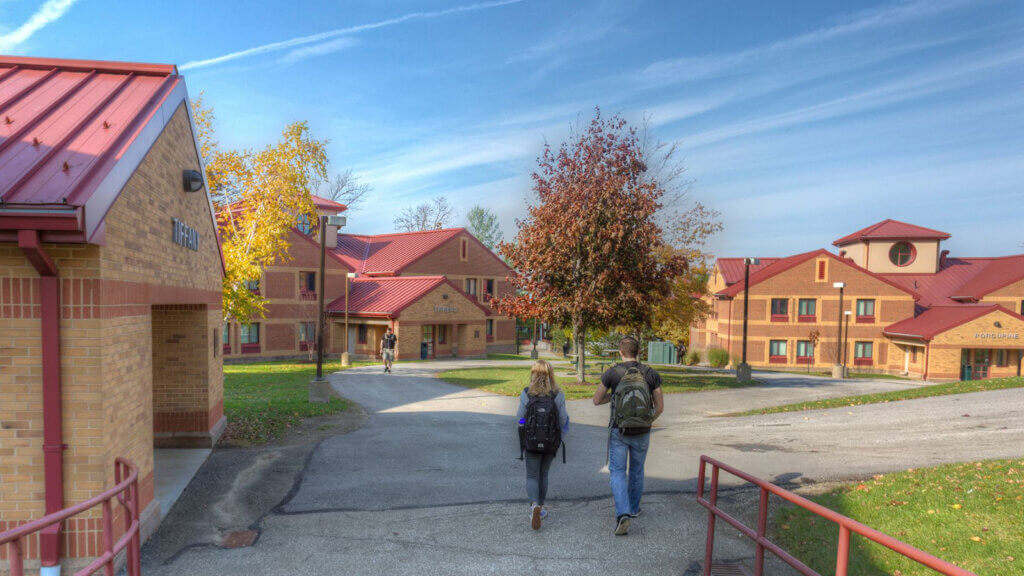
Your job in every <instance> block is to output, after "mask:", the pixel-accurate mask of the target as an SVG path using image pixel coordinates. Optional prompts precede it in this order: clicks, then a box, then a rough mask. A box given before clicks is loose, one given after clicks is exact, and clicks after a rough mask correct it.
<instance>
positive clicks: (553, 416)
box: [516, 360, 569, 530]
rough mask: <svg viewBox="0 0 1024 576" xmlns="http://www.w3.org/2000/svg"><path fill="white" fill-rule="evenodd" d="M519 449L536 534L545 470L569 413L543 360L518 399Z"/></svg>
mask: <svg viewBox="0 0 1024 576" xmlns="http://www.w3.org/2000/svg"><path fill="white" fill-rule="evenodd" d="M516 418H518V419H519V441H520V448H521V449H522V450H523V452H524V453H525V459H526V494H527V496H528V497H529V499H530V526H532V527H533V529H534V530H540V524H541V520H543V519H544V518H546V517H547V515H548V511H547V509H546V508H544V501H545V499H546V498H547V494H548V470H549V469H550V468H551V461H552V460H554V459H555V454H557V453H558V448H559V447H560V446H562V458H563V459H564V458H565V448H564V445H563V440H564V439H565V435H566V434H568V433H569V413H568V412H567V411H566V409H565V393H564V392H562V390H561V389H560V388H559V387H558V383H557V382H555V369H554V368H553V367H552V366H551V364H550V363H549V362H547V361H546V360H538V361H537V362H536V363H535V364H534V365H533V368H532V369H531V370H530V385H529V386H527V387H526V388H524V389H523V393H522V394H520V395H519V411H518V412H517V413H516Z"/></svg>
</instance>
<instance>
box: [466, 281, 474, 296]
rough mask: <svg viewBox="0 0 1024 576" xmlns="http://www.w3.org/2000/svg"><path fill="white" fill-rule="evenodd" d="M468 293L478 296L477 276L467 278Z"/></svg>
mask: <svg viewBox="0 0 1024 576" xmlns="http://www.w3.org/2000/svg"><path fill="white" fill-rule="evenodd" d="M466 294H469V295H470V296H472V297H473V298H476V278H466Z"/></svg>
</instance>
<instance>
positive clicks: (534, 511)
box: [530, 504, 542, 530]
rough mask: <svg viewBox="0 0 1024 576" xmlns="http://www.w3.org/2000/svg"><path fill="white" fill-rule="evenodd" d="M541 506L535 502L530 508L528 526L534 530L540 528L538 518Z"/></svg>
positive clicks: (539, 517)
mask: <svg viewBox="0 0 1024 576" xmlns="http://www.w3.org/2000/svg"><path fill="white" fill-rule="evenodd" d="M541 512H542V510H541V508H540V506H537V505H536V504H534V505H533V508H531V509H530V527H531V528H533V529H534V530H540V519H541Z"/></svg>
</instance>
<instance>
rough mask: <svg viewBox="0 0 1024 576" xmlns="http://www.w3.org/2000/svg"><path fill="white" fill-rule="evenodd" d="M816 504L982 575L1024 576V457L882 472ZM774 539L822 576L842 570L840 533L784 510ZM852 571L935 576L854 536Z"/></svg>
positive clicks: (799, 510) (778, 517)
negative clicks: (838, 552)
mask: <svg viewBox="0 0 1024 576" xmlns="http://www.w3.org/2000/svg"><path fill="white" fill-rule="evenodd" d="M812 500H814V501H816V502H818V503H819V504H821V505H823V506H826V507H828V508H830V509H832V510H836V511H837V512H839V513H841V514H843V515H845V516H849V517H850V518H853V519H854V520H857V521H859V522H862V523H864V524H866V525H868V526H870V527H872V528H875V529H876V530H879V531H881V532H884V533H886V534H889V535H890V536H893V537H895V538H897V539H898V540H901V541H903V542H906V543H908V544H910V545H912V546H915V547H917V548H920V549H921V550H924V551H926V552H928V553H929V554H932V555H934V556H938V557H939V558H942V559H943V560H946V561H947V562H952V563H954V564H957V565H959V566H961V567H963V568H965V569H967V570H970V571H972V572H974V573H976V574H986V575H988V574H991V575H1006V576H1009V575H1011V574H1024V522H1022V521H1021V510H1022V509H1024V460H990V461H982V462H971V463H965V464H951V465H946V466H939V467H937V468H926V469H919V470H907V471H906V472H899V473H895V474H886V475H881V474H879V475H876V476H874V478H873V479H872V480H868V481H865V482H863V483H855V484H849V485H846V486H842V487H840V488H837V489H834V490H832V491H831V492H828V493H826V494H824V495H821V496H818V497H814V498H812ZM771 537H772V539H773V540H775V541H776V542H778V543H779V544H780V545H781V546H782V547H783V548H784V549H785V550H787V551H789V552H791V553H792V554H793V555H794V556H796V557H797V558H798V559H800V560H801V561H802V562H804V563H806V564H807V565H808V566H810V567H811V568H813V569H814V570H816V571H818V572H820V573H822V574H831V573H832V572H833V571H834V569H835V560H836V539H837V537H838V528H837V527H836V525H835V524H833V523H831V522H828V521H826V520H823V519H821V518H819V517H817V516H815V515H813V514H811V513H809V512H807V511H805V510H803V509H802V508H796V507H791V506H788V505H787V506H784V507H781V508H780V509H779V510H778V512H777V513H776V514H775V517H774V521H773V526H772V536H771ZM849 573H850V574H858V575H870V576H875V575H878V576H882V575H892V574H901V575H902V576H916V575H921V576H924V575H928V576H931V575H933V574H935V572H932V571H931V570H930V569H928V568H924V567H921V566H920V565H918V564H916V563H914V562H912V561H909V560H906V559H904V558H902V557H900V556H899V555H897V554H895V553H893V552H892V551H890V550H889V549H887V548H884V547H882V546H879V545H877V544H874V543H872V542H869V541H867V540H865V539H863V538H861V537H859V536H853V537H852V539H851V543H850V570H849Z"/></svg>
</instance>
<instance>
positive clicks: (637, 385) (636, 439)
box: [594, 336, 665, 536]
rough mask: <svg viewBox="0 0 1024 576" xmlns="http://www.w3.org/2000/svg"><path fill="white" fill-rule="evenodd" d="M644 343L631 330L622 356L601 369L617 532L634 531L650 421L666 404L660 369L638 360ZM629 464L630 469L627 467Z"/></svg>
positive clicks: (599, 399) (598, 395) (597, 398)
mask: <svg viewBox="0 0 1024 576" xmlns="http://www.w3.org/2000/svg"><path fill="white" fill-rule="evenodd" d="M639 352H640V343H639V342H637V340H636V338H633V337H632V336H626V337H625V338H623V339H622V340H620V341H619V355H620V356H621V357H622V362H620V363H618V364H616V365H615V366H612V367H611V368H609V369H608V370H607V371H605V373H604V374H602V375H601V383H600V384H598V385H597V390H596V391H595V392H594V405H595V406H600V405H601V404H606V403H609V402H611V404H612V406H611V420H610V422H609V424H608V428H609V430H608V472H609V475H610V477H611V478H610V480H611V488H612V497H613V498H614V499H615V534H616V535H617V536H625V535H626V534H629V525H630V522H631V521H632V519H633V518H636V517H637V516H639V515H640V498H641V496H643V492H644V460H646V458H647V448H648V446H649V445H650V441H651V424H653V423H654V420H655V419H657V418H658V416H660V415H661V413H662V412H663V411H664V410H665V397H664V395H663V394H662V391H661V375H660V374H658V372H657V371H655V370H654V369H653V368H651V367H650V366H644V365H643V364H641V363H640V362H638V361H637V357H638V356H639ZM627 468H628V472H627Z"/></svg>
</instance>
